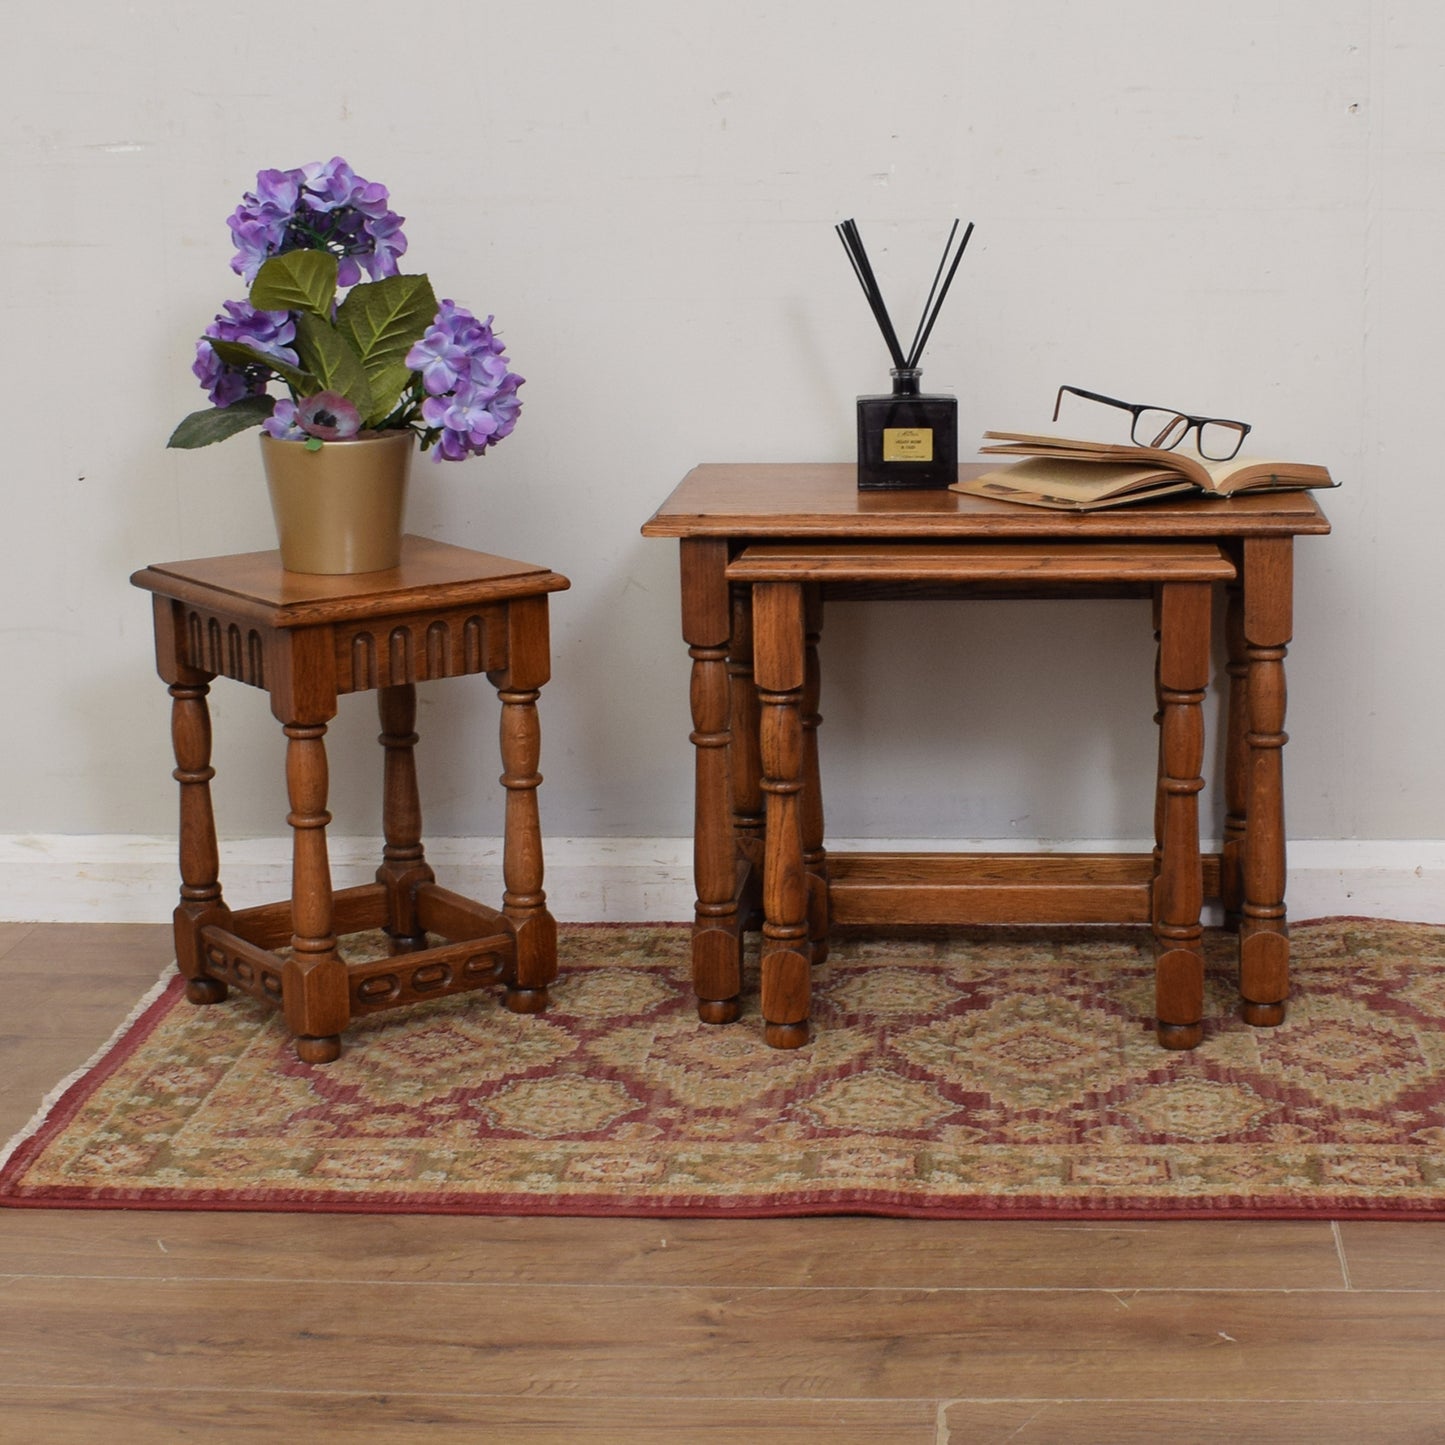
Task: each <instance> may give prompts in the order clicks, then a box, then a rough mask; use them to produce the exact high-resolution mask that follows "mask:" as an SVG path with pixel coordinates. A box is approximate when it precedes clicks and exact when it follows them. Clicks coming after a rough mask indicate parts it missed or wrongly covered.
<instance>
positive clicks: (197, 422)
mask: <svg viewBox="0 0 1445 1445" xmlns="http://www.w3.org/2000/svg"><path fill="white" fill-rule="evenodd" d="M275 405H276V399H275V398H274V397H270V396H243V397H242V398H241V399H240V401H233V402H232V403H231V405H230V406H212V407H207V408H206V410H205V411H193V412H192V413H191V414H190V416H188V417H187V418H186V419H185V420H184V421H183V422H182V423H181V424H180V426H178V427H177V428H176V429H175V431H173V432H172V433H171V439H170V441H168V442H167V443H166V445H167V446H168V447H185V448H187V449H190V448H192V447H207V446H210V444H211V443H212V442H223V441H225V439H226V438H227V437H229V436H235V435H236V433H237V432H242V431H245V430H246V429H247V428H248V427H253V426H260V425H261V423H262V422H263V421H265V420H266V418H267V417H268V416H270V415H271V408H272V407H274V406H275Z"/></svg>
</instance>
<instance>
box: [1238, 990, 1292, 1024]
mask: <svg viewBox="0 0 1445 1445" xmlns="http://www.w3.org/2000/svg"><path fill="white" fill-rule="evenodd" d="M1284 1014H1285V1007H1284V1005H1283V1004H1282V1003H1251V1002H1250V1001H1249V1000H1248V999H1247V998H1246V999H1241V1000H1240V1002H1239V1016H1240V1018H1242V1019H1243V1020H1244V1021H1245V1023H1247V1024H1253V1026H1254V1027H1255V1028H1257V1029H1273V1028H1278V1027H1279V1025H1280V1024H1282V1023H1283V1022H1284Z"/></svg>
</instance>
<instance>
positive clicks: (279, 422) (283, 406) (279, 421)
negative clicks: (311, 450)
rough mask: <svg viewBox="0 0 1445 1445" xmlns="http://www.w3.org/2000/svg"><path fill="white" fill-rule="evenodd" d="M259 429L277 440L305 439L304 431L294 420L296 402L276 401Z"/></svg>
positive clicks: (298, 440)
mask: <svg viewBox="0 0 1445 1445" xmlns="http://www.w3.org/2000/svg"><path fill="white" fill-rule="evenodd" d="M261 430H262V431H263V432H265V433H266V435H267V436H272V437H275V438H276V440H277V441H278V442H300V441H305V440H306V433H305V432H304V431H302V430H301V428H300V426H299V425H298V424H297V421H296V403H295V402H294V401H278V402H277V403H276V409H275V410H274V411H273V412H272V413H271V415H270V416H268V417H267V418H266V420H265V421H263V422H262V423H261Z"/></svg>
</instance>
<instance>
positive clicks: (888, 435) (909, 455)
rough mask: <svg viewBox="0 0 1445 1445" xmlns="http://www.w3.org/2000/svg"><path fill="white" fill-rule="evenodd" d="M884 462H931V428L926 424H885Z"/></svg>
mask: <svg viewBox="0 0 1445 1445" xmlns="http://www.w3.org/2000/svg"><path fill="white" fill-rule="evenodd" d="M883 460H884V461H885V462H931V461H932V460H933V428H932V427H927V426H886V427H884V428H883Z"/></svg>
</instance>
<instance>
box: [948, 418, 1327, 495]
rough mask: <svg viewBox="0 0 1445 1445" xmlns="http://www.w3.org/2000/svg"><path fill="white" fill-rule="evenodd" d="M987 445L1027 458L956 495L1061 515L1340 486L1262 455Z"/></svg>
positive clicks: (1011, 440) (1039, 439) (999, 439)
mask: <svg viewBox="0 0 1445 1445" xmlns="http://www.w3.org/2000/svg"><path fill="white" fill-rule="evenodd" d="M984 440H985V441H992V442H994V443H995V445H993V446H984V447H980V448H979V450H980V451H981V452H983V453H984V454H986V455H991V456H1016V457H1025V458H1027V460H1025V461H1021V462H1015V463H1014V464H1013V465H1011V466H1004V467H999V468H998V469H997V470H995V471H991V472H985V473H984V474H983V475H982V476H980V477H974V478H972V479H971V480H969V481H966V482H955V483H954V484H953V490H954V491H957V492H968V493H970V494H971V495H973V496H978V497H995V498H997V499H999V500H1001V501H1006V502H1022V503H1024V504H1025V505H1026V506H1033V507H1053V508H1056V509H1058V510H1060V511H1074V512H1086V511H1093V510H1094V509H1096V508H1099V507H1119V506H1124V505H1126V504H1127V503H1131V502H1142V501H1146V500H1148V499H1151V498H1154V497H1163V496H1167V495H1169V494H1170V493H1171V492H1203V493H1206V494H1209V495H1212V496H1220V497H1228V496H1232V495H1233V494H1234V493H1235V492H1244V491H1293V490H1295V489H1296V488H1300V487H1332V486H1334V485H1335V482H1334V481H1333V480H1332V478H1331V477H1330V474H1329V472H1328V471H1327V470H1326V469H1325V468H1324V467H1320V466H1314V465H1312V464H1310V463H1308V462H1283V461H1263V460H1261V459H1260V458H1258V457H1235V458H1234V460H1233V461H1229V462H1210V461H1205V460H1204V458H1202V457H1201V456H1199V455H1198V454H1197V453H1194V452H1179V451H1173V452H1171V451H1165V450H1164V449H1163V448H1161V447H1136V446H1132V445H1130V446H1119V445H1117V444H1115V443H1113V442H1091V441H1075V440H1072V439H1070V438H1068V437H1052V436H1034V435H1031V434H1030V433H1028V432H1002V431H990V432H985V433H984Z"/></svg>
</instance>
